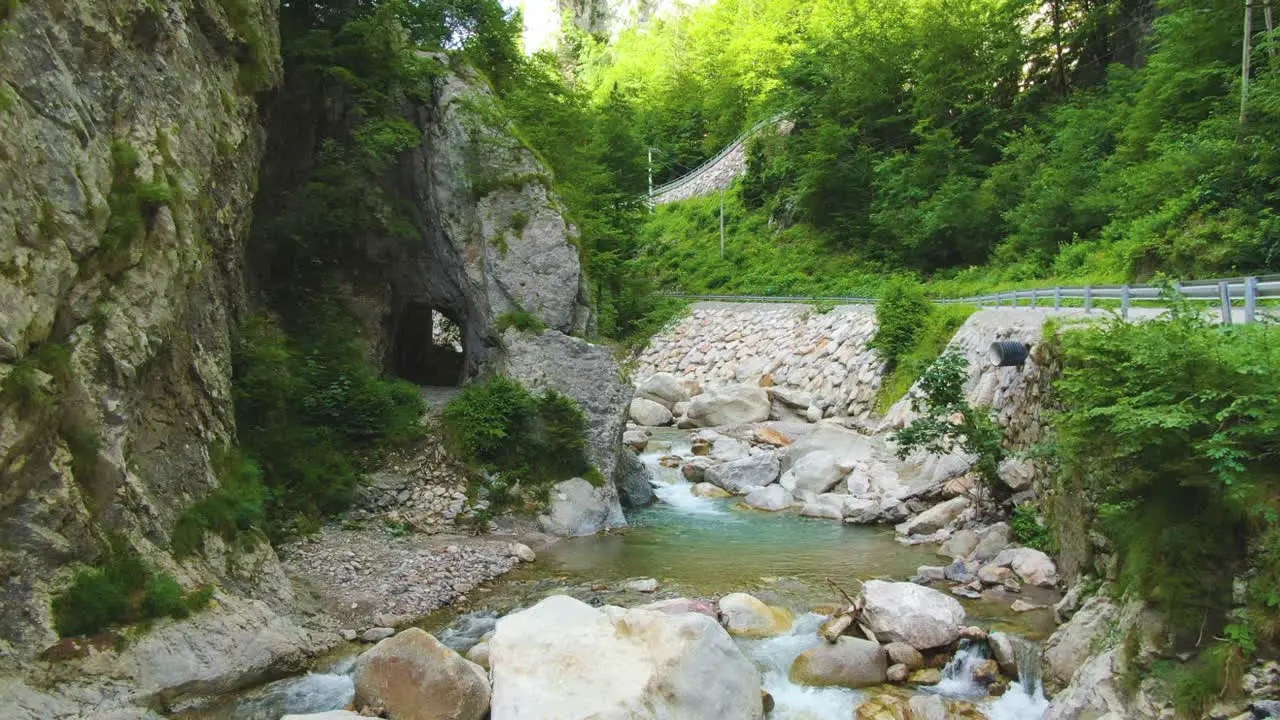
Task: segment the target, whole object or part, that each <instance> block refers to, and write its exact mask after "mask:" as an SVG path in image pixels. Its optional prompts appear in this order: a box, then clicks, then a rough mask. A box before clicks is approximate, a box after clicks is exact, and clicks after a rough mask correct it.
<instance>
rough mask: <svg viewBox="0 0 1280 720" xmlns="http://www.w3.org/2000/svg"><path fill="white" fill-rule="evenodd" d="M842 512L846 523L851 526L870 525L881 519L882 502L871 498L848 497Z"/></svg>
mask: <svg viewBox="0 0 1280 720" xmlns="http://www.w3.org/2000/svg"><path fill="white" fill-rule="evenodd" d="M841 511H842V512H843V513H844V521H845V522H847V523H849V524H851V525H869V524H871V523H874V522H876V521H878V520H879V518H880V502H879V501H877V500H872V499H871V498H858V497H846V498H845V500H844V505H843V506H842V508H841Z"/></svg>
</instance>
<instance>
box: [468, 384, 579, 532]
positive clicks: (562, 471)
mask: <svg viewBox="0 0 1280 720" xmlns="http://www.w3.org/2000/svg"><path fill="white" fill-rule="evenodd" d="M443 419H444V430H445V437H446V439H447V441H448V442H449V444H450V446H451V447H452V448H453V449H454V451H455V452H457V453H458V454H459V456H461V457H463V458H464V459H465V460H467V462H469V463H471V464H472V465H473V466H475V467H476V468H477V469H478V471H479V472H477V473H475V476H476V478H477V480H478V484H477V485H476V486H475V487H473V490H475V491H477V492H479V493H482V494H483V495H485V497H486V499H487V500H488V501H489V504H490V507H491V508H493V509H494V510H495V511H498V510H502V509H507V508H510V507H513V506H516V505H517V504H518V503H519V502H520V501H521V500H525V501H526V503H527V502H528V501H533V502H534V503H535V504H536V503H537V502H541V501H545V499H546V497H545V496H546V493H547V491H548V490H549V489H550V486H551V485H552V484H554V483H556V482H559V481H561V480H565V479H568V478H570V477H573V476H585V475H586V474H588V473H589V472H590V471H591V470H592V467H591V464H590V462H589V461H588V459H587V449H586V448H587V442H586V433H587V421H586V417H585V416H584V415H583V414H582V411H581V410H580V409H579V408H578V406H577V404H576V403H575V402H574V401H573V400H572V399H570V398H568V397H566V396H565V395H563V394H561V393H559V392H556V391H555V390H547V391H546V392H544V393H542V394H541V395H538V396H535V395H533V394H532V393H530V392H529V391H528V390H526V389H525V388H524V387H523V386H522V385H520V383H518V382H516V381H514V380H511V379H510V378H504V377H497V378H494V379H492V380H489V381H487V382H484V383H476V384H473V385H469V386H467V387H466V388H465V389H464V390H463V391H462V394H461V395H459V396H458V397H457V398H455V399H454V400H453V401H452V402H450V403H449V405H448V406H447V407H446V408H445V410H444V416H443Z"/></svg>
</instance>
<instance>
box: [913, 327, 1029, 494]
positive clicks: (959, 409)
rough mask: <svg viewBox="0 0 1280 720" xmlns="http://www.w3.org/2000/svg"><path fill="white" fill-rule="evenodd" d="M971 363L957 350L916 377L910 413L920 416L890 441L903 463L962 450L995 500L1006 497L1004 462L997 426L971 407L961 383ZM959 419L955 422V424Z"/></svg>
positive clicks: (966, 376) (945, 353)
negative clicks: (1002, 473) (1001, 470)
mask: <svg viewBox="0 0 1280 720" xmlns="http://www.w3.org/2000/svg"><path fill="white" fill-rule="evenodd" d="M968 368H969V364H968V362H966V361H965V359H964V356H962V355H961V354H960V353H959V352H957V351H955V350H948V351H947V352H944V353H943V354H942V355H941V356H940V357H939V358H938V359H937V360H935V361H934V362H933V364H932V365H930V366H929V369H928V370H926V371H925V373H924V375H923V376H921V378H920V392H919V394H918V395H913V396H912V398H911V409H912V411H913V412H915V413H917V414H918V415H919V417H917V418H916V419H915V420H913V421H911V424H910V425H907V426H906V427H904V428H903V429H902V430H900V431H898V432H897V433H896V434H895V435H894V436H893V440H894V442H895V443H896V444H897V446H898V447H897V451H896V452H897V455H898V457H899V458H900V459H906V457H907V456H908V455H910V454H911V453H912V452H915V451H916V450H923V451H924V452H927V453H933V454H944V453H947V452H950V451H952V450H960V451H962V452H965V453H967V454H969V455H973V456H974V457H976V458H977V461H976V462H975V463H974V465H973V470H974V472H976V473H978V475H979V477H981V478H982V480H983V482H984V484H985V485H986V489H987V492H988V493H990V495H991V496H992V497H993V498H996V499H999V498H1003V497H1004V496H1006V495H1008V488H1007V487H1005V485H1004V483H1002V482H1001V481H1000V474H999V468H1000V461H1002V460H1003V459H1004V447H1003V445H1002V444H1001V430H1000V426H999V425H998V424H997V423H996V421H995V420H993V419H992V418H991V415H990V414H989V413H988V412H987V411H985V410H981V409H978V408H974V407H973V406H971V405H969V402H968V400H966V399H965V396H964V383H965V380H966V379H967V378H968V375H969V370H968ZM957 416H958V418H959V422H954V419H955V418H956V417H957Z"/></svg>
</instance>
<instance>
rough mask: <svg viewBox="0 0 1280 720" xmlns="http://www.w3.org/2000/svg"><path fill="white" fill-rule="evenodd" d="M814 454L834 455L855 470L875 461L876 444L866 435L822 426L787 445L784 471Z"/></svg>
mask: <svg viewBox="0 0 1280 720" xmlns="http://www.w3.org/2000/svg"><path fill="white" fill-rule="evenodd" d="M814 452H825V453H830V454H831V455H833V456H834V457H835V462H836V463H838V464H840V465H843V466H845V467H846V468H849V469H852V468H853V467H854V466H856V465H857V464H858V463H859V462H864V463H868V465H869V464H870V462H871V458H872V455H873V454H874V450H873V446H872V441H871V439H870V438H868V437H867V436H865V435H860V434H858V433H856V432H853V431H851V430H845V429H844V428H842V427H837V426H835V425H825V424H823V425H818V426H817V427H815V428H814V429H813V431H812V432H809V433H807V434H805V435H804V436H803V437H801V438H799V439H797V440H796V441H795V442H794V443H792V444H791V445H789V446H787V449H786V452H785V453H784V454H783V458H782V469H783V470H790V469H791V468H792V467H794V466H795V465H796V463H798V462H800V461H801V460H802V459H804V457H805V456H806V455H808V454H810V453H814Z"/></svg>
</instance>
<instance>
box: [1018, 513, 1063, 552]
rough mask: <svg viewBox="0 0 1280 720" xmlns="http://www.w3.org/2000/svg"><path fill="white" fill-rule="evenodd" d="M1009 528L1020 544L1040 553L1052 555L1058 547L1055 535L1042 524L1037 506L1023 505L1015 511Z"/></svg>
mask: <svg viewBox="0 0 1280 720" xmlns="http://www.w3.org/2000/svg"><path fill="white" fill-rule="evenodd" d="M1009 528H1010V529H1011V530H1013V537H1014V538H1015V539H1017V541H1018V542H1020V543H1022V544H1023V545H1026V546H1027V547H1029V548H1035V549H1036V550H1039V551H1040V552H1044V553H1052V552H1054V551H1055V549H1056V546H1055V543H1054V541H1053V533H1052V532H1050V531H1049V528H1047V527H1045V526H1044V524H1043V523H1041V522H1040V514H1039V510H1037V509H1036V506H1035V505H1031V504H1029V503H1023V504H1021V505H1018V506H1017V507H1015V508H1014V509H1013V517H1012V518H1010V520H1009Z"/></svg>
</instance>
